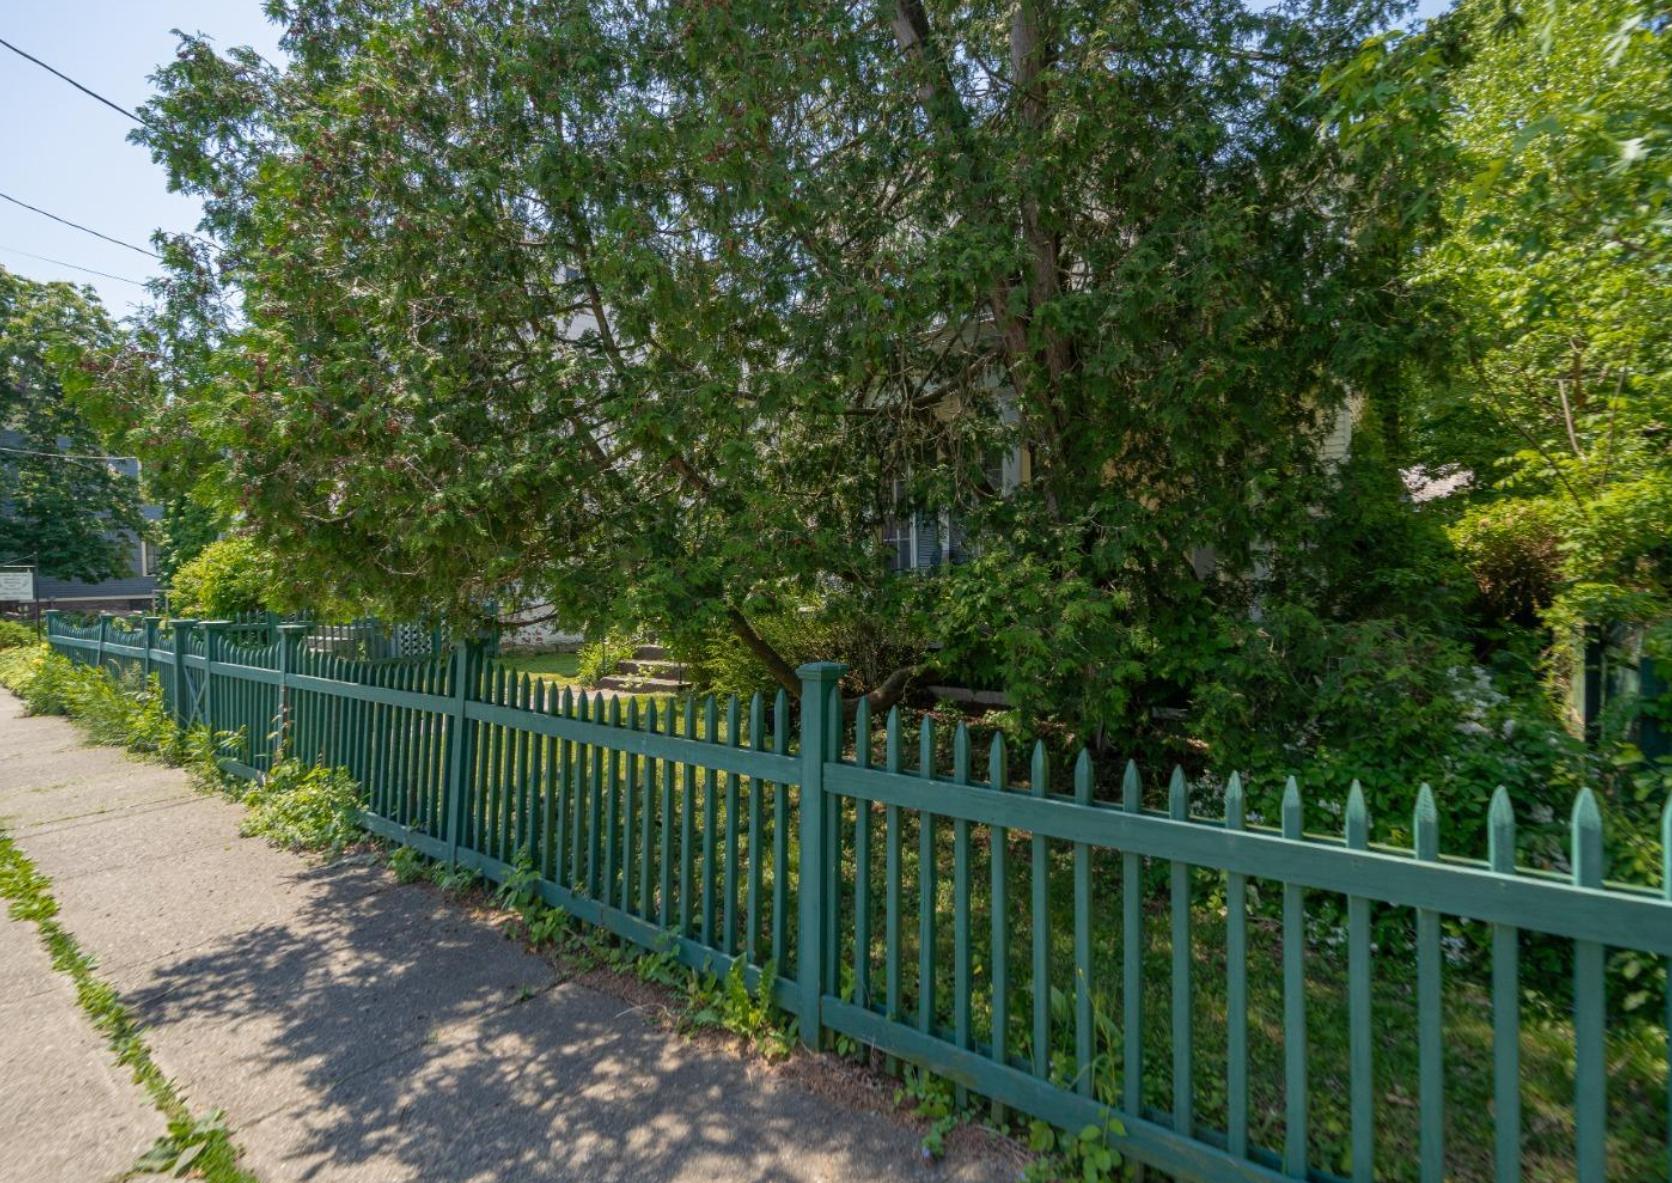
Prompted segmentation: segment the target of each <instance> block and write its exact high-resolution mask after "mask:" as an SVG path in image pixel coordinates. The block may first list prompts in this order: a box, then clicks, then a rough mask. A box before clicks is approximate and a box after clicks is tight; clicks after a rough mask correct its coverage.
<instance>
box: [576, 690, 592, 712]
mask: <svg viewBox="0 0 1672 1183" xmlns="http://www.w3.org/2000/svg"><path fill="white" fill-rule="evenodd" d="M591 711H592V696H591V695H589V694H588V693H587V692H586V691H585V690H582V691H581V692H580V694H579V695H577V696H576V699H575V714H576V717H577V718H580V719H590V718H591V717H592V715H591Z"/></svg>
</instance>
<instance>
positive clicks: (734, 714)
mask: <svg viewBox="0 0 1672 1183" xmlns="http://www.w3.org/2000/svg"><path fill="white" fill-rule="evenodd" d="M742 729H743V704H742V703H740V702H739V701H738V700H737V695H735V694H734V695H732V696H731V697H730V698H728V699H726V743H727V744H729V745H730V746H732V747H734V748H735V747H736V746H737V745H738V739H739V736H738V732H740V731H741V730H742ZM839 754H840V752H839V751H838V755H839Z"/></svg>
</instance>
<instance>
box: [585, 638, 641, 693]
mask: <svg viewBox="0 0 1672 1183" xmlns="http://www.w3.org/2000/svg"><path fill="white" fill-rule="evenodd" d="M633 647H634V642H633V640H632V638H631V637H629V636H626V635H624V634H622V633H617V632H610V633H606V634H605V635H604V636H602V637H600V638H598V639H597V640H595V641H588V642H586V643H585V644H584V645H582V646H581V648H580V652H579V653H577V654H576V655H575V657H576V661H575V678H576V680H577V681H579V682H580V684H581V685H582V686H596V685H598V683H599V682H601V681H603V680H604V679H605V678H607V677H609V676H610V675H611V674H613V673H615V667H616V666H617V665H619V664H621V663H622V662H623V661H626V660H627V659H628V658H629V657H631V656H633Z"/></svg>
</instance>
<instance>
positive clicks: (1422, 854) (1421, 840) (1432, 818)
mask: <svg viewBox="0 0 1672 1183" xmlns="http://www.w3.org/2000/svg"><path fill="white" fill-rule="evenodd" d="M1412 829H1413V830H1414V831H1415V837H1416V854H1417V857H1418V858H1419V859H1424V860H1426V861H1429V862H1432V861H1434V860H1435V859H1437V858H1439V857H1440V811H1439V809H1438V807H1436V806H1435V804H1434V790H1433V789H1431V788H1429V787H1428V786H1427V785H1426V784H1424V785H1423V786H1422V787H1421V788H1420V789H1418V790H1417V807H1416V810H1415V812H1414V814H1413V815H1412Z"/></svg>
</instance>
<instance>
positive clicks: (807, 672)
mask: <svg viewBox="0 0 1672 1183" xmlns="http://www.w3.org/2000/svg"><path fill="white" fill-rule="evenodd" d="M795 672H796V673H797V674H798V675H799V676H800V677H801V678H802V680H803V681H807V682H835V681H837V680H838V679H840V678H841V676H842V675H843V674H845V673H847V672H848V667H847V666H846V665H844V664H843V663H842V662H839V661H809V662H808V663H807V664H806V665H804V666H801V667H799V668H798V669H797V670H796V671H795Z"/></svg>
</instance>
